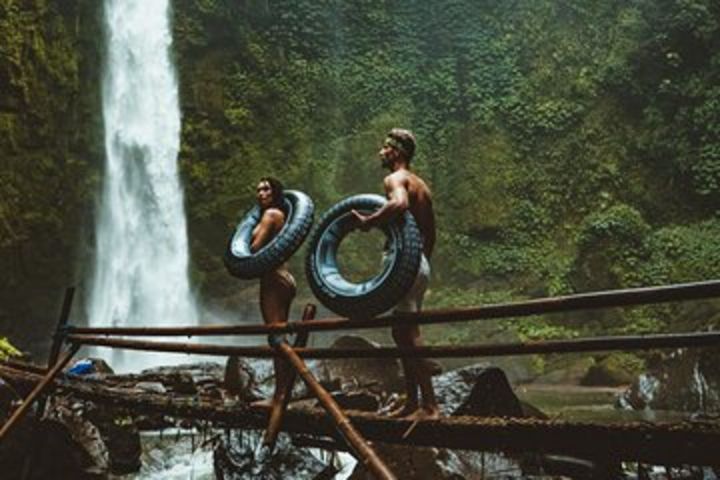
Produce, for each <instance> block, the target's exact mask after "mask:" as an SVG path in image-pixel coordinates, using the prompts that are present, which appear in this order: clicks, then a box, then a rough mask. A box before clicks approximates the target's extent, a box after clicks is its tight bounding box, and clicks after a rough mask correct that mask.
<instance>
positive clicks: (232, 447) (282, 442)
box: [213, 431, 335, 480]
mask: <svg viewBox="0 0 720 480" xmlns="http://www.w3.org/2000/svg"><path fill="white" fill-rule="evenodd" d="M260 439H261V436H260V434H259V433H257V432H251V431H250V432H248V431H245V432H243V431H235V432H232V431H231V432H228V433H227V434H226V435H225V436H223V437H222V438H221V439H219V440H218V441H217V444H216V446H215V450H214V452H213V464H214V467H215V477H216V478H217V479H218V480H244V479H248V478H258V479H263V480H285V479H291V478H292V479H295V478H297V479H306V478H307V479H315V478H323V475H324V476H325V478H332V475H330V476H328V474H327V472H328V471H329V470H332V471H334V470H335V469H334V467H333V466H332V464H331V463H330V462H329V463H324V462H321V461H320V460H319V459H317V458H316V457H315V456H314V455H313V454H312V453H311V452H310V451H309V450H308V449H305V448H299V447H296V446H294V445H293V444H292V443H291V442H290V440H289V439H288V436H287V435H280V436H279V437H278V440H277V445H276V447H275V451H274V453H269V451H268V450H267V449H265V448H263V447H260V446H259V443H260Z"/></svg>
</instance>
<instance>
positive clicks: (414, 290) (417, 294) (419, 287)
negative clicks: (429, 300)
mask: <svg viewBox="0 0 720 480" xmlns="http://www.w3.org/2000/svg"><path fill="white" fill-rule="evenodd" d="M428 283H430V262H428V259H427V258H425V255H423V256H422V258H421V259H420V268H419V269H418V273H417V276H416V277H415V282H414V283H413V286H412V287H411V288H410V291H409V292H408V293H407V294H406V295H405V296H404V297H403V298H402V300H400V301H399V302H398V304H397V305H396V306H395V309H394V311H395V313H415V312H419V311H420V310H422V304H423V298H424V297H425V291H426V290H427V287H428Z"/></svg>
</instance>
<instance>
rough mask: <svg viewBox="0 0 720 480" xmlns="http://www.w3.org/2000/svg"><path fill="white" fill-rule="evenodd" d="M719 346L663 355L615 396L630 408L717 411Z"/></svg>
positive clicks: (719, 391) (719, 385)
mask: <svg viewBox="0 0 720 480" xmlns="http://www.w3.org/2000/svg"><path fill="white" fill-rule="evenodd" d="M718 358H720V349H719V348H705V349H691V350H687V349H681V350H676V351H674V352H672V353H671V354H669V355H666V356H665V357H663V358H662V359H661V361H656V362H655V365H654V366H653V367H652V368H651V369H650V370H649V371H648V372H646V373H644V374H642V375H640V376H639V377H638V378H637V379H636V380H635V382H633V384H632V385H631V386H630V388H628V389H627V390H626V391H625V392H623V393H622V394H621V395H620V397H619V398H618V402H617V404H618V406H619V407H622V408H632V409H653V410H677V411H685V412H700V413H703V414H712V415H717V414H718V413H720V366H719V364H720V362H718Z"/></svg>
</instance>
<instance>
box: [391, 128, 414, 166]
mask: <svg viewBox="0 0 720 480" xmlns="http://www.w3.org/2000/svg"><path fill="white" fill-rule="evenodd" d="M384 144H385V145H389V146H391V147H393V148H395V149H397V150H398V151H399V152H401V153H402V154H403V156H404V157H405V159H406V160H407V161H408V162H409V161H410V160H411V159H412V157H413V155H414V154H415V135H414V134H413V133H412V132H411V131H410V130H405V129H403V128H393V129H392V130H390V132H389V133H388V134H387V138H386V139H385V142H384Z"/></svg>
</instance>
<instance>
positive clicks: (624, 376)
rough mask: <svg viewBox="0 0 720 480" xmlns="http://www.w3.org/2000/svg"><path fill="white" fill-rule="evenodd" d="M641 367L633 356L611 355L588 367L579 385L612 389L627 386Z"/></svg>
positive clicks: (639, 360) (625, 354)
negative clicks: (609, 387)
mask: <svg viewBox="0 0 720 480" xmlns="http://www.w3.org/2000/svg"><path fill="white" fill-rule="evenodd" d="M643 366H644V362H643V361H642V360H641V359H639V358H638V357H636V356H634V355H631V354H627V353H616V354H612V355H609V356H607V357H604V358H602V359H601V360H600V361H598V362H596V363H595V364H594V365H592V366H590V368H588V370H587V373H585V375H584V376H583V378H582V379H580V385H585V386H613V387H614V386H618V385H628V384H631V383H632V382H633V380H635V378H636V377H637V375H638V373H640V372H641V371H642V369H643Z"/></svg>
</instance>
